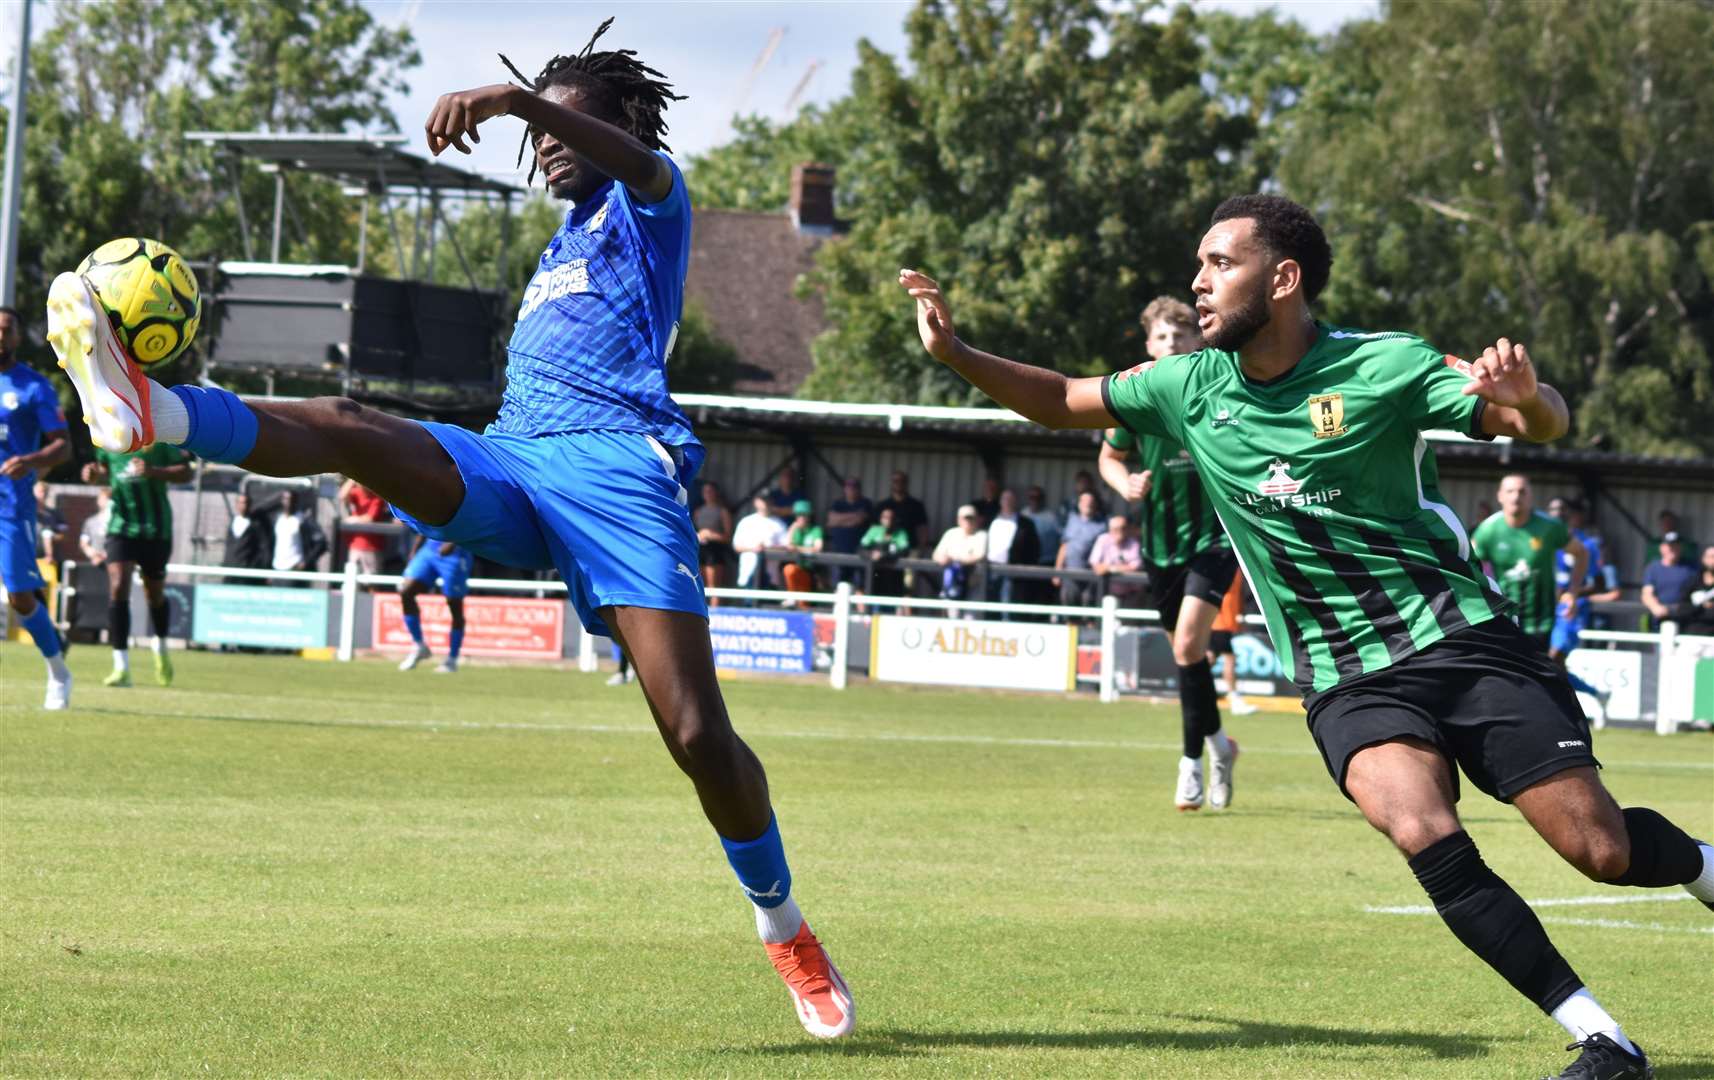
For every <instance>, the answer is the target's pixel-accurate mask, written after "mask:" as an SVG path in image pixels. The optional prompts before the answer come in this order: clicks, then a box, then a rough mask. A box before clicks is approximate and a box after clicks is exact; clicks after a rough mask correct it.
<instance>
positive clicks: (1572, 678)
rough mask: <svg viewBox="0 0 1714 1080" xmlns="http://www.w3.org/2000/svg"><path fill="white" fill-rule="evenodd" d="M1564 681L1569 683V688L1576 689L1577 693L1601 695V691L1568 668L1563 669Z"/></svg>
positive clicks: (1593, 696) (1593, 695) (1596, 696)
mask: <svg viewBox="0 0 1714 1080" xmlns="http://www.w3.org/2000/svg"><path fill="white" fill-rule="evenodd" d="M1565 681H1566V682H1568V683H1570V684H1571V689H1573V690H1575V691H1577V692H1578V693H1579V694H1588V695H1589V696H1590V697H1592V698H1599V697H1600V696H1601V691H1599V690H1597V689H1595V688H1594V687H1593V686H1591V685H1590V684H1589V682H1588V681H1587V680H1585V679H1584V678H1583V677H1582V676H1581V675H1579V674H1577V673H1576V672H1575V671H1572V670H1571V669H1570V668H1566V669H1565Z"/></svg>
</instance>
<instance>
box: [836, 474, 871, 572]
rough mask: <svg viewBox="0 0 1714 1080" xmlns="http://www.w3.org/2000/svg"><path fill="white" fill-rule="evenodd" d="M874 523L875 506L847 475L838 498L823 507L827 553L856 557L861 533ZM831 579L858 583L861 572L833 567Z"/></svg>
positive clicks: (856, 482)
mask: <svg viewBox="0 0 1714 1080" xmlns="http://www.w3.org/2000/svg"><path fill="white" fill-rule="evenodd" d="M874 520H875V504H874V503H872V502H870V501H869V500H868V499H867V498H865V497H864V495H863V482H862V481H861V480H859V479H857V477H855V476H847V477H846V478H845V486H844V489H843V490H842V491H841V493H840V497H839V498H837V499H834V500H833V505H832V506H829V507H828V508H827V528H826V533H827V550H828V551H830V552H832V553H833V554H836V555H855V554H857V549H858V548H860V547H862V546H863V534H864V533H866V532H868V531H869V526H870V524H871V523H872V522H874ZM833 580H834V581H835V582H839V581H852V582H856V581H861V580H863V572H862V571H861V570H860V569H858V568H857V567H855V566H840V567H836V568H835V569H834V571H833Z"/></svg>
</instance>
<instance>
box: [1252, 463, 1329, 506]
mask: <svg viewBox="0 0 1714 1080" xmlns="http://www.w3.org/2000/svg"><path fill="white" fill-rule="evenodd" d="M1256 491H1258V492H1260V494H1259V495H1253V494H1251V493H1250V492H1247V491H1239V492H1235V493H1233V495H1232V501H1233V502H1235V503H1237V504H1238V505H1239V506H1242V507H1244V508H1245V509H1247V510H1250V511H1252V512H1254V513H1257V514H1268V513H1272V512H1273V511H1275V510H1283V509H1285V508H1286V507H1288V506H1290V507H1299V508H1302V507H1318V506H1320V505H1321V504H1323V503H1330V502H1332V501H1333V500H1334V499H1337V498H1338V497H1339V496H1340V495H1343V494H1344V492H1343V491H1342V490H1341V489H1339V488H1322V489H1321V490H1319V491H1304V490H1303V481H1301V480H1297V479H1294V478H1293V477H1292V476H1291V463H1290V462H1287V461H1281V460H1279V459H1277V458H1276V459H1275V460H1274V462H1273V463H1272V464H1271V465H1269V466H1268V475H1267V477H1266V478H1264V479H1263V480H1262V481H1261V482H1260V483H1258V484H1257V485H1256ZM1311 512H1312V513H1322V514H1325V513H1327V511H1326V510H1312V511H1311Z"/></svg>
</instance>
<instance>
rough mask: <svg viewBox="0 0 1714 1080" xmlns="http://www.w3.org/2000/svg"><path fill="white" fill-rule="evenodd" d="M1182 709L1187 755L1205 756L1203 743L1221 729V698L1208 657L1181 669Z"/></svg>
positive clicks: (1179, 677) (1181, 666) (1179, 692)
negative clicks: (1215, 685) (1216, 688)
mask: <svg viewBox="0 0 1714 1080" xmlns="http://www.w3.org/2000/svg"><path fill="white" fill-rule="evenodd" d="M1178 706H1179V711H1180V712H1182V713H1183V715H1184V756H1185V757H1187V758H1191V759H1198V758H1201V757H1202V740H1204V739H1206V738H1208V737H1209V736H1210V735H1212V734H1214V733H1215V732H1216V731H1219V730H1220V695H1219V693H1217V692H1216V691H1215V689H1214V669H1213V668H1212V667H1210V666H1209V664H1208V660H1207V659H1206V658H1204V659H1201V660H1198V661H1197V662H1196V663H1194V664H1180V665H1179V666H1178Z"/></svg>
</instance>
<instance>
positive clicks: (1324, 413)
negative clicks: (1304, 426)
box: [1308, 394, 1347, 439]
mask: <svg viewBox="0 0 1714 1080" xmlns="http://www.w3.org/2000/svg"><path fill="white" fill-rule="evenodd" d="M1308 404H1309V426H1310V427H1311V428H1313V429H1314V430H1315V437H1316V438H1318V439H1331V438H1333V437H1334V436H1336V435H1343V434H1345V432H1346V430H1347V428H1346V427H1345V395H1344V394H1318V395H1316V396H1315V397H1312V398H1310V399H1309V402H1308Z"/></svg>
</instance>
